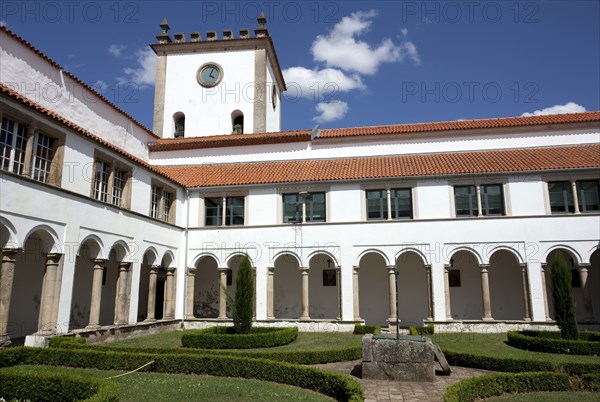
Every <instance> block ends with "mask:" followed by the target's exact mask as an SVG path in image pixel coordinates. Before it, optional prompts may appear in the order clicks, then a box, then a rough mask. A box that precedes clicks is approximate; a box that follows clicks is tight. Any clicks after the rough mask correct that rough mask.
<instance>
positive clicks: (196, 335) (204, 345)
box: [181, 326, 298, 349]
mask: <svg viewBox="0 0 600 402" xmlns="http://www.w3.org/2000/svg"><path fill="white" fill-rule="evenodd" d="M232 329H233V327H225V326H217V327H210V328H206V329H191V330H185V331H183V333H182V335H181V345H182V346H183V347H184V348H196V349H252V348H272V347H275V346H283V345H287V344H289V343H292V342H294V341H295V340H296V338H297V337H298V328H296V327H283V328H271V327H254V328H252V330H251V331H252V332H251V333H249V334H236V333H230V331H232Z"/></svg>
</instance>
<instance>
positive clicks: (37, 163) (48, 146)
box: [31, 133, 54, 183]
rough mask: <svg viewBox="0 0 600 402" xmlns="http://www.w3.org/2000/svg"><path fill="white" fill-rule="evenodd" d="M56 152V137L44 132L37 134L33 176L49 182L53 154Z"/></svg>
mask: <svg viewBox="0 0 600 402" xmlns="http://www.w3.org/2000/svg"><path fill="white" fill-rule="evenodd" d="M53 152H54V139H52V138H50V137H48V136H47V135H44V134H42V133H38V134H37V138H36V142H35V151H34V153H33V163H32V165H33V170H32V175H31V177H32V178H33V179H35V180H39V181H41V182H44V183H46V182H48V179H49V177H50V168H51V165H52V155H53Z"/></svg>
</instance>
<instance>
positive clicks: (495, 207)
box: [481, 184, 504, 215]
mask: <svg viewBox="0 0 600 402" xmlns="http://www.w3.org/2000/svg"><path fill="white" fill-rule="evenodd" d="M481 204H482V205H481V208H482V210H483V214H484V215H504V201H503V197H502V185H501V184H487V185H484V186H481Z"/></svg>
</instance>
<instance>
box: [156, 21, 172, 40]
mask: <svg viewBox="0 0 600 402" xmlns="http://www.w3.org/2000/svg"><path fill="white" fill-rule="evenodd" d="M160 29H162V32H161V33H159V34H158V35H156V39H158V43H160V44H166V43H171V42H172V40H171V37H170V36H169V29H170V27H169V23H168V22H167V17H165V18H163V20H162V22H161V23H160Z"/></svg>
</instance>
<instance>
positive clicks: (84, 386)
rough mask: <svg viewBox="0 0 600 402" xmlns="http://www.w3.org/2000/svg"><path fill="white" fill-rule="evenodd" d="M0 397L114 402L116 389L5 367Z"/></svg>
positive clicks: (79, 378) (94, 380) (77, 378)
mask: <svg viewBox="0 0 600 402" xmlns="http://www.w3.org/2000/svg"><path fill="white" fill-rule="evenodd" d="M0 397H1V398H4V399H6V400H9V401H10V400H13V399H14V400H30V401H44V402H65V401H82V400H83V401H86V402H116V401H118V400H119V385H118V384H116V383H114V382H111V381H108V380H103V379H100V378H92V377H84V376H80V375H74V374H69V373H61V374H56V373H46V372H33V371H30V370H27V369H24V368H20V367H9V368H3V369H2V370H0Z"/></svg>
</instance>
